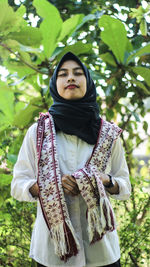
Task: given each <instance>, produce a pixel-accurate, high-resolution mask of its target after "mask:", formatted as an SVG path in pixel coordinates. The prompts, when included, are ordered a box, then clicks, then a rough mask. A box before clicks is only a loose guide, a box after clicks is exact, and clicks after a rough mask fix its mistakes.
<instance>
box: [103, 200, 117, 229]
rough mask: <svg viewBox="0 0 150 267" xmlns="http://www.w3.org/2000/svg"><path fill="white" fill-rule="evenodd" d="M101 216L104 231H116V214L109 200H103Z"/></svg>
mask: <svg viewBox="0 0 150 267" xmlns="http://www.w3.org/2000/svg"><path fill="white" fill-rule="evenodd" d="M100 214H101V225H102V229H103V230H104V231H105V232H106V231H113V230H114V229H115V222H114V213H113V210H112V208H111V206H110V202H109V200H108V198H101V200H100Z"/></svg>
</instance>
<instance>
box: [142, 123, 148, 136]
mask: <svg viewBox="0 0 150 267" xmlns="http://www.w3.org/2000/svg"><path fill="white" fill-rule="evenodd" d="M143 129H144V131H145V132H146V133H147V130H148V123H147V121H144V122H143Z"/></svg>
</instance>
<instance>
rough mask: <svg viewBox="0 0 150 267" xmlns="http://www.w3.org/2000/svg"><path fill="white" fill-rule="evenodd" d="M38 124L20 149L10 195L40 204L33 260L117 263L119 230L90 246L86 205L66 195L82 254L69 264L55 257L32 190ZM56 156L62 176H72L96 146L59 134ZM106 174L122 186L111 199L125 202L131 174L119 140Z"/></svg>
mask: <svg viewBox="0 0 150 267" xmlns="http://www.w3.org/2000/svg"><path fill="white" fill-rule="evenodd" d="M36 130H37V124H36V123H35V124H33V125H32V126H31V127H30V128H29V129H28V131H27V134H26V136H25V138H24V141H23V144H22V146H21V149H20V152H19V155H18V160H17V162H16V164H15V166H14V177H13V180H12V183H11V195H12V196H13V197H14V198H16V199H17V200H19V201H30V202H31V201H37V217H36V221H35V224H34V229H33V232H32V238H31V246H30V257H31V258H33V259H34V260H35V261H37V262H39V263H41V264H43V265H45V266H47V267H55V266H61V267H66V266H69V267H83V266H86V267H94V266H103V265H108V264H112V263H114V262H116V261H117V260H118V259H119V258H120V248H119V241H118V235H117V232H116V230H115V231H113V232H109V233H106V234H105V235H104V237H103V238H102V240H100V241H98V242H96V243H95V244H93V245H90V244H89V241H88V234H87V220H86V204H85V202H84V200H83V199H82V197H81V196H80V195H79V196H75V197H72V196H69V195H66V202H67V206H68V210H69V215H70V219H71V221H72V224H73V226H74V229H75V232H76V234H77V236H78V239H79V242H80V247H81V249H80V251H79V252H78V254H77V255H76V256H73V257H71V258H70V259H69V260H68V261H67V262H66V263H64V262H63V261H61V260H60V259H59V258H58V256H56V255H55V253H54V247H53V243H52V240H51V238H50V234H49V230H48V227H47V225H46V223H45V220H44V218H43V214H42V211H41V207H40V203H39V201H38V199H37V200H36V199H35V198H33V197H32V195H31V194H30V192H29V188H30V187H31V186H32V185H33V184H34V183H35V182H36V181H37V154H36ZM56 140H57V153H58V157H59V164H60V170H61V173H62V174H72V173H73V172H75V171H76V170H77V169H80V168H82V167H84V165H85V163H86V161H87V160H88V159H89V157H90V155H91V153H92V150H93V147H94V145H89V144H87V143H86V142H84V141H82V140H81V139H80V138H78V137H77V136H74V135H68V134H64V133H63V132H59V133H57V136H56ZM106 173H107V174H111V175H112V176H113V177H114V179H115V180H116V181H117V183H118V185H119V194H118V195H110V194H109V196H111V197H113V198H115V199H118V200H126V199H128V198H129V196H130V193H131V186H130V182H129V173H128V168H127V164H126V160H125V156H124V151H123V148H122V145H121V141H120V139H117V140H116V141H115V142H114V144H113V148H112V154H111V158H110V159H109V162H108V165H107V169H106Z"/></svg>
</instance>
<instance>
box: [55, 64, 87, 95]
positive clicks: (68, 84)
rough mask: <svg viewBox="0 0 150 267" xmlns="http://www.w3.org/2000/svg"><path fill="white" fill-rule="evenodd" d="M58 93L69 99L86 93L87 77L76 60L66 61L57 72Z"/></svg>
mask: <svg viewBox="0 0 150 267" xmlns="http://www.w3.org/2000/svg"><path fill="white" fill-rule="evenodd" d="M56 86H57V91H58V94H59V95H60V96H61V97H63V98H64V99H67V100H76V99H80V98H82V97H84V95H85V93H86V77H85V75H84V71H83V69H82V68H81V66H80V65H79V64H78V63H77V62H76V61H74V60H67V61H65V62H64V63H63V64H62V65H61V67H60V69H59V70H58V74H57V81H56Z"/></svg>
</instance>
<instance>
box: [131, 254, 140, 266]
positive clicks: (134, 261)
mask: <svg viewBox="0 0 150 267" xmlns="http://www.w3.org/2000/svg"><path fill="white" fill-rule="evenodd" d="M129 256H130V259H131V260H132V262H133V263H134V266H135V267H139V265H138V264H137V262H136V260H135V258H134V257H133V255H132V253H131V252H129Z"/></svg>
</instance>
